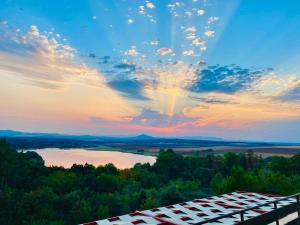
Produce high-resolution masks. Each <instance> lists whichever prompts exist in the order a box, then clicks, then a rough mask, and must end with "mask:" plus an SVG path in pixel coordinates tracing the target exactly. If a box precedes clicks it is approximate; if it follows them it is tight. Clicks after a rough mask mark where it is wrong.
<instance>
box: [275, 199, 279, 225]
mask: <svg viewBox="0 0 300 225" xmlns="http://www.w3.org/2000/svg"><path fill="white" fill-rule="evenodd" d="M274 209H277V202H274ZM276 225H279V220H278V216H276Z"/></svg>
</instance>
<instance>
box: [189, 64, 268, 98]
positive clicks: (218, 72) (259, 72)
mask: <svg viewBox="0 0 300 225" xmlns="http://www.w3.org/2000/svg"><path fill="white" fill-rule="evenodd" d="M268 72H270V69H247V68H241V67H239V66H236V65H230V66H219V65H217V66H209V67H207V68H206V69H203V70H201V71H200V72H199V74H198V78H197V79H196V80H195V82H194V83H193V84H192V86H191V87H190V90H192V91H193V92H220V93H235V92H237V91H243V90H246V89H248V88H249V87H251V85H252V83H253V82H254V81H256V80H257V79H259V78H261V77H262V76H263V75H265V74H266V73H268Z"/></svg>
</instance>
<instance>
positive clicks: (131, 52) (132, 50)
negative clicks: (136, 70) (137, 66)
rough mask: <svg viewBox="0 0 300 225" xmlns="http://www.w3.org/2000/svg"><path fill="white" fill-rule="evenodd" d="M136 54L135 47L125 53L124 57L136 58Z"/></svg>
mask: <svg viewBox="0 0 300 225" xmlns="http://www.w3.org/2000/svg"><path fill="white" fill-rule="evenodd" d="M138 54H139V52H138V51H137V50H136V47H135V46H131V48H130V49H129V50H127V51H126V52H125V55H129V56H138Z"/></svg>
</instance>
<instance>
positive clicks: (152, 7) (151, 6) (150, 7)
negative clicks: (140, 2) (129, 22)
mask: <svg viewBox="0 0 300 225" xmlns="http://www.w3.org/2000/svg"><path fill="white" fill-rule="evenodd" d="M146 7H147V8H149V9H154V8H155V5H154V4H153V3H152V2H149V1H146Z"/></svg>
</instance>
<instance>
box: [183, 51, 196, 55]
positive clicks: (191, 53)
mask: <svg viewBox="0 0 300 225" xmlns="http://www.w3.org/2000/svg"><path fill="white" fill-rule="evenodd" d="M182 55H183V56H194V55H195V52H194V50H192V49H191V50H186V51H183V52H182Z"/></svg>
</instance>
